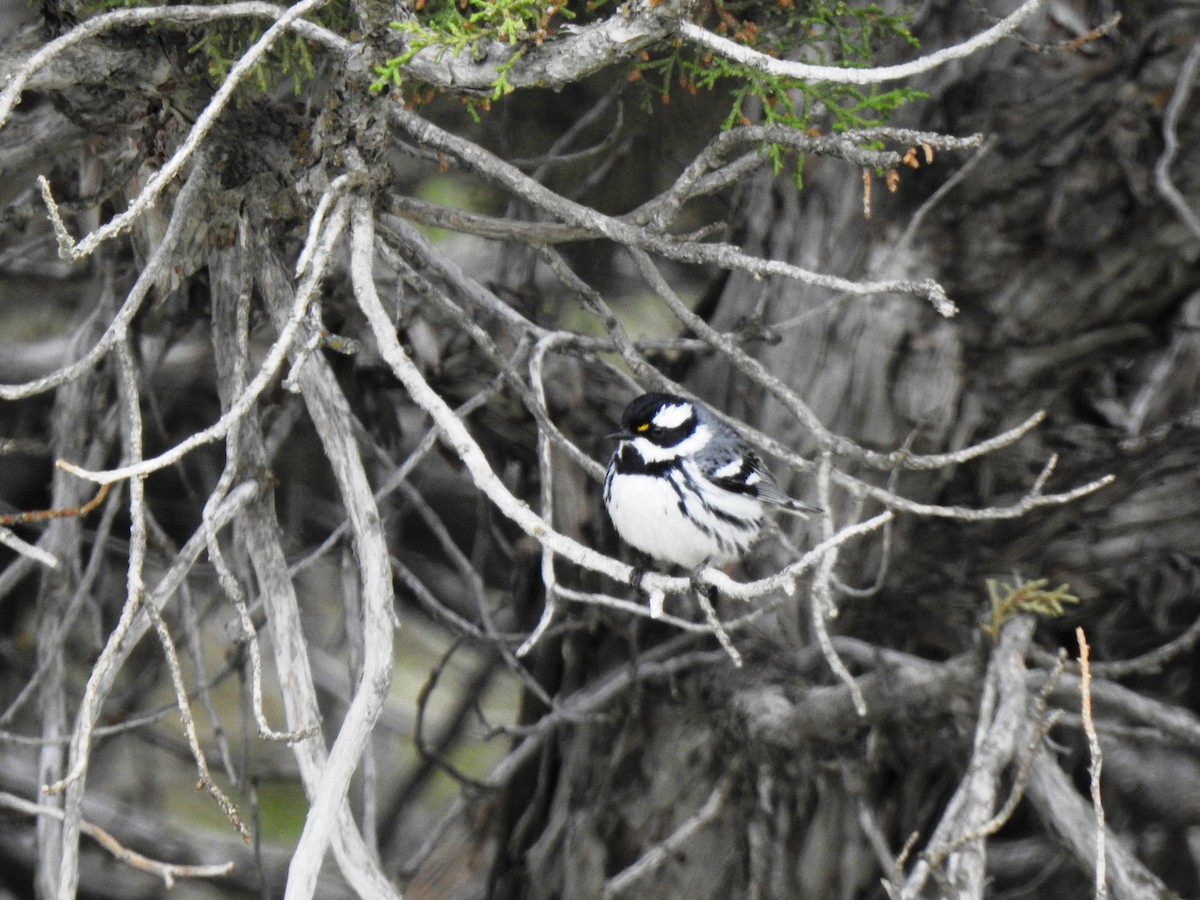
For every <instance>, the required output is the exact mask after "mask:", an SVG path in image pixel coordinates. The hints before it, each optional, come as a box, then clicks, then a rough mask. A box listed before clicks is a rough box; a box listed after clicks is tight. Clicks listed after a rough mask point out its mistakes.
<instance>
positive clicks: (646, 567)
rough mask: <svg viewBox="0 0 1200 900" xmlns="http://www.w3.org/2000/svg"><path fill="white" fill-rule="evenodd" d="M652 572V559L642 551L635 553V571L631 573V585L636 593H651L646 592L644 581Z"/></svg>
mask: <svg viewBox="0 0 1200 900" xmlns="http://www.w3.org/2000/svg"><path fill="white" fill-rule="evenodd" d="M650 571H651V568H650V557H649V556H647V555H646V554H645V553H642V552H640V551H635V552H634V559H633V571H632V572H630V573H629V584H630V585H631V586H632V587H633V589H634V590H635V591H637V592H638V593H641V594H648V593H650V592H649V591H648V590H646V588H645V586H644V585H643V584H642V581H643V580H644V579H645V577H646V575H648V574H649V573H650Z"/></svg>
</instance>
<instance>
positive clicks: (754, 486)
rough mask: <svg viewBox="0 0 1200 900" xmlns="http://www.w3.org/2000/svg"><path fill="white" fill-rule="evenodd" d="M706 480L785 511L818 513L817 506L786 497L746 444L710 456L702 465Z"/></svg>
mask: <svg viewBox="0 0 1200 900" xmlns="http://www.w3.org/2000/svg"><path fill="white" fill-rule="evenodd" d="M702 468H703V470H704V474H705V475H706V476H707V477H708V479H709V481H711V482H712V483H713V484H715V485H717V487H720V488H722V489H724V490H727V491H732V492H734V493H737V494H751V495H753V496H755V497H757V498H758V499H759V500H762V501H763V502H764V503H770V504H771V505H772V506H778V507H780V508H781V509H784V510H787V511H788V512H795V513H805V512H819V511H820V510H818V509H817V508H816V507H814V506H809V505H807V504H805V503H801V502H800V501H799V500H796V499H794V498H792V497H789V496H788V495H787V494H785V493H784V492H783V491H782V490H780V488H779V484H778V483H777V482H776V481H775V476H774V475H772V474H771V471H770V469H768V468H767V467H766V465H765V464H764V463H763V461H762V460H761V459H760V458H759V456H758V454H757V453H755V452H754V451H753V450H751V449H750V448H749V447H747V446H744V445H743V446H741V447H739V448H737V452H736V453H733V454H731V455H728V456H722V457H710V458H708V459H706V460H704V465H703V466H702Z"/></svg>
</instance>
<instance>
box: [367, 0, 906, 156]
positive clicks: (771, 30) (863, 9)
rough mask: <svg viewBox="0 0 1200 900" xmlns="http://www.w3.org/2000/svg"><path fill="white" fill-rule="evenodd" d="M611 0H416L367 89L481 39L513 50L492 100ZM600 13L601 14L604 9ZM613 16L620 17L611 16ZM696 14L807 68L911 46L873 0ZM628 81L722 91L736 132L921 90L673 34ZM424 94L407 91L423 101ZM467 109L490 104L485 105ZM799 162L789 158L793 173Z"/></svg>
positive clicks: (853, 117) (865, 59) (776, 1)
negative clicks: (729, 50)
mask: <svg viewBox="0 0 1200 900" xmlns="http://www.w3.org/2000/svg"><path fill="white" fill-rule="evenodd" d="M608 2H609V0H601V2H599V3H595V2H588V3H584V4H578V3H572V2H570V0H418V3H417V7H416V14H415V15H414V16H413V17H411V18H409V19H406V20H404V21H399V22H393V23H392V25H393V27H394V28H395V29H396V30H397V31H399V32H400V33H401V34H403V35H404V38H405V41H406V44H407V49H406V50H405V52H404V53H403V54H401V55H400V56H397V57H394V58H392V59H389V60H388V61H387V62H385V63H384V64H382V65H380V66H377V67H376V74H377V76H378V78H377V80H376V82H375V84H374V85H373V86H372V87H373V89H374V90H377V91H378V90H382V89H384V88H385V87H387V86H392V87H395V88H401V87H403V86H405V72H404V67H405V64H406V63H408V62H409V60H411V59H412V58H413V57H414V56H415V55H416V54H417V53H419V52H421V51H422V50H426V49H429V48H431V47H433V48H438V49H439V50H440V51H441V52H444V53H449V54H453V55H458V54H461V53H464V52H466V53H471V52H475V51H476V50H477V49H478V48H479V47H481V46H482V45H483V43H484V42H487V41H499V42H503V43H506V44H508V45H510V46H514V47H516V48H517V50H516V52H515V53H514V54H513V55H512V56H511V57H510V58H509V60H508V61H507V62H506V63H505V64H504V65H502V66H500V67H499V74H498V77H497V79H496V82H495V83H494V84H493V86H492V87H493V90H492V93H491V98H490V99H491V100H498V99H500V98H501V97H503V96H504V95H505V94H507V93H509V92H511V91H512V89H513V88H512V85H511V84H510V83H509V82H508V78H507V74H508V72H509V71H510V70H511V68H512V67H513V66H514V65H516V64H517V63H518V61H519V60H520V59H521V57H522V56H523V55H524V53H525V52H527V51H528V49H529V48H530V47H533V46H537V45H540V44H542V43H544V42H546V41H549V40H553V38H554V33H555V30H556V29H557V28H558V27H560V26H561V25H562V24H563V23H565V22H568V21H572V22H574V23H576V24H586V23H587V22H588V21H591V20H594V19H595V18H596V16H597V15H598V10H599V9H600V8H601V7H602V6H604V5H605V4H606V3H608ZM606 12H607V11H606ZM612 14H620V13H619V12H618V13H612ZM698 15H700V16H701V21H702V22H703V24H704V25H705V26H706V27H708V28H710V29H712V30H713V31H714V32H716V33H717V34H721V35H723V36H725V37H728V38H730V39H732V40H734V41H737V42H738V43H741V44H745V45H746V46H748V47H752V48H753V49H755V50H757V51H759V52H760V53H765V54H768V55H770V56H775V57H780V58H784V57H786V58H788V59H799V60H801V61H803V62H807V63H811V64H815V65H836V66H845V67H859V68H866V67H870V66H872V65H874V64H875V63H874V59H875V55H876V52H877V51H878V50H879V49H880V47H882V46H883V45H884V43H885V42H893V43H894V42H897V41H898V42H901V43H903V44H907V45H911V46H913V47H915V46H917V40H916V38H914V37H913V36H912V34H911V33H909V31H908V28H907V24H906V23H907V21H908V18H909V17H908V16H906V15H893V14H888V13H886V12H885V11H884V10H883V9H882V8H880V7H879V6H877V5H875V4H865V5H855V4H852V3H849V2H843V0H807V2H806V0H770V2H765V3H764V2H759V0H709V2H707V3H705V4H704V5H703V7H702V8H701V10H700V12H699V13H698ZM630 66H631V71H630V79H631V80H632V81H634V82H638V83H640V84H641V85H642V86H643V88H644V94H643V100H644V102H645V103H647V104H652V103H654V102H661V103H669V102H670V100H671V97H672V94H673V93H674V92H675V91H678V90H684V91H687V92H689V93H693V94H695V93H698V92H700V91H709V92H711V91H717V90H723V91H727V92H728V94H729V97H730V105H729V112H728V114H727V116H726V117H725V121H724V125H723V127H724V128H725V129H727V130H728V129H730V128H735V127H737V126H738V125H740V124H748V123H750V122H751V121H754V120H755V119H757V120H758V121H761V122H765V123H767V124H779V125H786V126H789V127H791V128H796V129H800V130H810V129H818V130H833V131H846V130H850V129H854V128H863V127H870V126H874V125H879V124H881V123H883V122H884V121H885V120H886V118H887V116H888V114H889V113H891V112H892V110H894V109H896V108H897V107H899V106H901V105H903V104H905V103H907V102H909V101H911V100H913V99H917V98H920V97H923V96H924V95H923V94H921V93H920V92H917V91H913V90H911V89H909V88H894V89H886V90H885V89H883V88H880V87H879V86H876V85H868V86H858V85H849V84H830V83H827V82H807V81H799V80H796V79H791V78H782V77H779V76H776V75H769V74H766V73H764V72H760V71H758V70H757V69H753V68H750V67H748V66H744V65H741V64H739V63H735V62H731V61H729V60H726V59H723V58H721V57H720V56H718V55H716V54H713V53H711V52H709V51H708V50H706V49H704V48H696V47H692V46H689V45H686V44H684V43H682V42H679V41H675V40H667V41H663V42H661V43H660V44H659V45H657V46H653V47H651V48H649V49H647V50H645V51H643V52H642V53H641V54H639V56H638V57H637V58H636V59H634V60H632V61H631V63H630ZM428 96H430V95H429V94H428V93H426V94H424V95H422V94H420V93H416V94H410V96H409V99H418V100H419V99H422V98H423V97H428ZM472 105H473V106H480V107H482V108H484V109H486V108H489V107H490V103H489V102H488V101H486V100H485V101H482V102H480V101H475V102H474V103H473V104H472ZM765 149H766V150H767V152H769V153H770V155H771V159H772V162H773V163H774V165H775V167H776V170H777V171H779V170H781V169H782V168H783V166H784V163H785V160H786V158H787V155H788V154H789V153H790V152H791V151H790V150H788V149H787V148H784V147H781V146H778V145H775V146H771V147H767V148H765ZM802 165H803V160H802V159H800V160H796V161H795V166H796V173H797V178H799V172H800V169H801V167H802Z"/></svg>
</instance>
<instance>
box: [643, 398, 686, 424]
mask: <svg viewBox="0 0 1200 900" xmlns="http://www.w3.org/2000/svg"><path fill="white" fill-rule="evenodd" d="M691 415H692V404H690V403H672V404H671V405H670V406H664V407H663V408H662V409H660V410H659V411H658V412H656V413H655V414H654V418H653V419H652V420H651V421H652V422H653V423H654V424H655V425H659V426H661V427H663V428H678V427H679V426H680V425H682V424H683V423H684V422H686V421H687V420H688V419H689V418H691Z"/></svg>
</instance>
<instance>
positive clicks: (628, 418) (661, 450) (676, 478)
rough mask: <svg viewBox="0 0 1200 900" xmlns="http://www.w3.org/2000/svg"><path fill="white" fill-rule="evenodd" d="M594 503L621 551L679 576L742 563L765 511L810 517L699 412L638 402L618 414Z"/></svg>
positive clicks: (670, 400) (667, 402)
mask: <svg viewBox="0 0 1200 900" xmlns="http://www.w3.org/2000/svg"><path fill="white" fill-rule="evenodd" d="M610 437H613V438H618V439H619V440H620V443H619V444H618V445H617V449H616V452H614V453H613V457H612V460H611V462H609V464H608V473H607V474H606V475H605V477H604V505H605V506H606V507H607V508H608V514H609V516H610V517H611V518H612V521H613V525H615V526H616V528H617V533H618V534H619V535H620V536H621V537H622V538H623V539H624V540H625V542H626V543H628V544H630V545H632V546H633V547H634V548H636V549H638V550H640V551H642V552H643V553H645V554H647V555H649V556H652V557H654V558H655V559H657V560H660V561H663V562H668V563H675V564H677V565H680V566H683V567H685V568H688V569H696V568H697V567H700V566H707V565H718V566H719V565H724V564H726V563H730V562H734V561H735V560H739V559H741V558H742V557H743V556H745V555H746V551H747V550H749V548H750V545H751V544H753V543H754V540H755V539H756V538H757V537H758V535H759V532H760V531H762V527H763V520H764V516H765V514H766V511H767V508H768V507H774V508H777V509H780V510H785V511H787V512H791V513H798V514H803V513H806V512H817V510H816V508H815V507H812V506H806V505H805V504H803V503H801V502H800V501H798V500H793V499H792V498H791V497H789V496H787V495H786V494H785V493H783V491H781V490H780V489H779V486H778V485H777V484H776V483H775V479H774V478H773V477H772V476H771V473H770V472H769V471H768V470H767V468H766V466H764V465H763V463H762V460H761V459H759V458H758V454H756V453H755V452H754V450H753V449H752V448H751V447H750V445H749V444H747V443H746V441H745V439H744V438H743V437H742V436H741V435H740V434H738V433H737V431H735V430H734V429H733V428H731V427H730V426H729V425H726V424H725V423H724V422H722V421H721V420H720V419H718V418H717V417H716V416H715V415H713V414H712V413H711V412H709V411H708V410H707V409H705V408H704V407H703V406H702V405H701V404H699V403H694V402H692V401H691V400H685V399H684V398H683V397H676V396H675V395H673V394H661V393H651V394H642V396H640V397H638V398H637V399H635V400H634V401H633V402H632V403H630V404H629V405H628V406H627V407H625V412H623V413H622V414H621V431H619V432H617V433H616V434H613V435H610Z"/></svg>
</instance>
